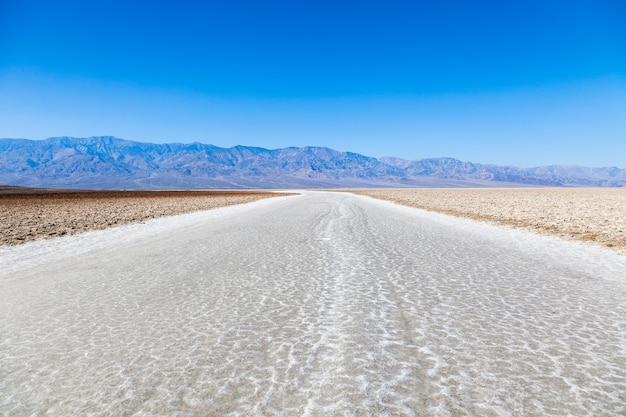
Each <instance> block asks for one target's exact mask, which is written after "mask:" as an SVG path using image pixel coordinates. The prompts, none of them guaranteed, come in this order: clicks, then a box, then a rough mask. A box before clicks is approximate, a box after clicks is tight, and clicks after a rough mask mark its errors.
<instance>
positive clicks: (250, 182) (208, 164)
mask: <svg viewBox="0 0 626 417" xmlns="http://www.w3.org/2000/svg"><path fill="white" fill-rule="evenodd" d="M0 183H4V184H10V185H22V186H33V187H76V188H80V187H85V188H285V187H287V188H293V187H359V186H363V187H366V186H370V187H371V186H376V187H383V186H388V187H389V186H396V187H407V186H498V185H511V184H531V185H555V186H559V185H567V186H613V187H621V186H624V185H626V170H624V169H619V168H614V167H610V168H588V167H580V166H559V165H554V166H544V167H536V168H517V167H511V166H496V165H486V164H477V163H472V162H463V161H459V160H456V159H453V158H429V159H420V160H415V161H408V160H404V159H401V158H394V157H386V158H380V159H377V158H373V157H368V156H364V155H360V154H357V153H353V152H340V151H336V150H333V149H330V148H323V147H302V148H296V147H290V148H282V149H274V150H270V149H264V148H256V147H247V146H235V147H232V148H220V147H217V146H214V145H206V144H202V143H191V144H181V143H168V144H153V143H142V142H133V141H129V140H124V139H118V138H114V137H108V136H106V137H90V138H70V137H59V138H50V139H46V140H41V141H33V140H27V139H0Z"/></svg>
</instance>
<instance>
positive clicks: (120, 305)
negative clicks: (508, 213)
mask: <svg viewBox="0 0 626 417" xmlns="http://www.w3.org/2000/svg"><path fill="white" fill-rule="evenodd" d="M0 264H1V268H0V332H1V334H0V413H1V414H3V415H7V416H26V415H28V416H38V415H51V416H68V415H91V416H112V415H132V416H153V415H166V416H167V415H171V416H211V415H229V416H247V415H281V416H300V415H304V416H326V415H330V416H334V415H338V416H344V415H365V416H367V415H375V416H383V415H391V416H396V415H408V416H410V415H435V416H466V415H470V416H618V415H626V257H624V256H622V255H618V254H615V253H612V252H609V251H607V250H604V249H600V248H596V247H587V246H584V245H583V244H577V243H572V242H565V241H560V240H558V239H556V238H550V237H541V236H535V235H532V234H530V233H528V232H524V231H516V230H509V229H504V228H497V227H495V226H491V225H487V224H482V223H476V222H472V221H470V220H464V219H457V218H452V217H447V216H444V215H440V214H434V213H427V212H423V211H419V210H416V209H411V208H407V207H401V206H395V205H393V204H392V203H387V202H383V201H377V200H373V199H370V198H368V197H360V196H354V195H350V194H344V193H321V192H319V193H317V192H308V193H304V194H303V195H301V196H292V197H279V198H273V199H268V200H262V201H258V202H254V203H250V204H246V205H242V206H236V207H229V208H223V209H216V210H212V211H208V212H201V213H193V214H187V215H181V216H176V217H172V218H168V219H157V220H153V221H149V222H147V223H145V224H139V225H130V226H122V227H119V228H115V229H109V230H104V231H98V232H88V233H85V234H82V235H78V236H71V237H65V238H59V239H53V240H49V241H41V242H33V243H28V244H24V245H20V246H16V247H9V248H4V249H2V250H0Z"/></svg>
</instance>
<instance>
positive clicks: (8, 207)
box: [0, 186, 284, 246]
mask: <svg viewBox="0 0 626 417" xmlns="http://www.w3.org/2000/svg"><path fill="white" fill-rule="evenodd" d="M279 195H284V194H280V193H274V192H270V191H221V190H220V191H72V190H46V189H27V188H20V187H7V186H5V187H0V246H7V245H16V244H20V243H24V242H28V241H32V240H38V239H45V238H52V237H57V236H64V235H71V234H76V233H80V232H84V231H87V230H99V229H105V228H108V227H112V226H118V225H122V224H127V223H134V222H142V221H144V220H148V219H153V218H156V217H163V216H171V215H175V214H182V213H188V212H193V211H200V210H209V209H212V208H216V207H223V206H230V205H233V204H242V203H248V202H252V201H255V200H259V199H261V198H268V197H274V196H279Z"/></svg>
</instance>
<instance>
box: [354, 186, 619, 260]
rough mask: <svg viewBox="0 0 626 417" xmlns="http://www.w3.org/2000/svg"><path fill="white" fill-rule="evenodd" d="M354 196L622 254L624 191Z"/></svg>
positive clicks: (514, 190) (488, 190) (475, 191)
mask: <svg viewBox="0 0 626 417" xmlns="http://www.w3.org/2000/svg"><path fill="white" fill-rule="evenodd" d="M350 191H351V192H353V193H355V194H361V195H367V196H370V197H374V198H378V199H383V200H388V201H392V202H394V203H398V204H403V205H406V206H410V207H415V208H419V209H423V210H429V211H436V212H440V213H444V214H450V215H453V216H460V217H467V218H470V219H474V220H481V221H488V222H491V223H495V224H500V225H506V226H512V227H517V228H522V229H527V230H531V231H534V232H537V233H542V234H549V235H556V236H560V237H562V238H567V239H575V240H580V241H586V242H594V243H596V244H599V245H602V246H605V247H608V248H612V249H614V250H616V251H618V252H622V253H626V189H624V188H507V189H502V188H500V189H493V188H480V189H468V188H460V189H459V188H455V189H452V188H446V189H441V188H439V189H367V190H350Z"/></svg>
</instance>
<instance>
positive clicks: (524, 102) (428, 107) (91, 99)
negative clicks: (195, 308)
mask: <svg viewBox="0 0 626 417" xmlns="http://www.w3.org/2000/svg"><path fill="white" fill-rule="evenodd" d="M624 22H626V3H625V2H623V1H621V0H591V1H576V0H573V1H550V0H546V1H533V0H531V1H525V2H502V1H476V2H468V1H438V2H431V1H424V2H420V1H384V2H383V1H378V2H369V1H361V2H349V1H346V2H341V1H297V2H294V1H289V2H286V1H285V2H277V1H241V0H223V1H222V0H220V1H210V0H207V1H185V0H181V1H177V2H174V1H170V2H167V1H151V2H132V1H118V0H109V1H99V0H93V1H64V0H55V1H30V0H19V1H18V0H0V137H21V138H31V139H43V138H47V137H50V136H80V137H84V136H94V135H113V136H118V137H122V138H126V139H131V140H139V141H151V142H193V141H198V142H203V143H212V144H215V145H218V146H225V147H228V146H234V145H237V144H242V145H252V146H261V147H266V148H279V147H286V146H304V145H317V146H329V147H332V148H335V149H338V150H349V151H354V152H359V153H363V154H366V155H370V156H376V157H379V156H399V157H403V158H407V159H418V158H426V157H438V156H450V157H454V158H458V159H462V160H469V161H473V162H483V163H497V164H511V165H517V166H536V165H544V164H553V163H554V164H579V165H588V166H619V167H622V168H626V24H625V23H624Z"/></svg>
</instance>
